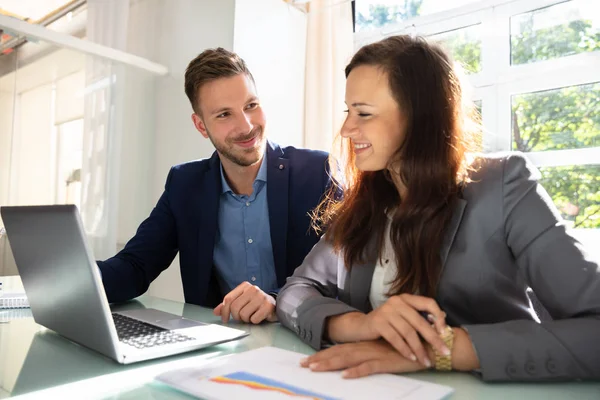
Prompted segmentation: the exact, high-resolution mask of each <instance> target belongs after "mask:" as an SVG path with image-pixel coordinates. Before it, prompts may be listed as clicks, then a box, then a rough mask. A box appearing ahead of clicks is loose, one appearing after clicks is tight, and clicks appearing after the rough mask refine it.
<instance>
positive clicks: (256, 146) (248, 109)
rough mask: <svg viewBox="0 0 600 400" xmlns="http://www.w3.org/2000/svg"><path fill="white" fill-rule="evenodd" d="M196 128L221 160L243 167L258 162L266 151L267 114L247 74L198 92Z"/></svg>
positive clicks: (206, 84)
mask: <svg viewBox="0 0 600 400" xmlns="http://www.w3.org/2000/svg"><path fill="white" fill-rule="evenodd" d="M198 102H199V114H195V113H194V114H192V120H193V121H194V126H195V127H196V129H198V131H199V132H200V133H201V134H202V136H204V137H205V138H208V139H210V141H211V142H212V144H213V145H214V146H215V148H216V149H217V152H218V153H219V155H220V156H221V158H223V157H225V158H226V159H228V160H229V161H231V162H233V163H234V164H237V165H239V166H242V167H247V166H250V165H253V164H256V163H257V162H259V161H260V160H261V158H262V155H263V154H264V151H265V146H266V137H265V134H264V131H265V124H266V119H265V114H264V112H263V110H262V108H261V106H260V101H259V99H258V96H257V94H256V87H255V85H254V82H252V79H251V78H250V77H249V76H247V75H246V74H239V75H235V76H232V77H228V78H219V79H216V80H214V81H211V82H208V83H205V84H204V85H203V86H202V87H201V88H200V90H199V91H198Z"/></svg>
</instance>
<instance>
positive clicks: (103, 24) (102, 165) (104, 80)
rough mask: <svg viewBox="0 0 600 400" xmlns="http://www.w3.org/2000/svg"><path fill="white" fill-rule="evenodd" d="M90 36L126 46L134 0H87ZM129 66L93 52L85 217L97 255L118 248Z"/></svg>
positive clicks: (87, 99)
mask: <svg viewBox="0 0 600 400" xmlns="http://www.w3.org/2000/svg"><path fill="white" fill-rule="evenodd" d="M87 7H88V16H87V39H88V40H89V41H92V42H95V43H98V44H102V45H105V46H108V47H112V48H115V49H118V50H125V46H126V43H127V21H128V18H129V0H88V2H87ZM124 73H125V70H124V67H123V66H120V65H117V64H116V63H113V62H110V61H106V60H103V59H100V58H98V57H93V56H88V57H87V60H86V68H85V83H86V87H85V90H84V136H83V164H82V170H81V183H82V199H81V209H80V212H81V216H82V219H83V223H84V226H85V229H86V231H87V233H88V238H89V241H90V244H91V246H92V248H93V251H94V257H95V258H96V259H105V258H108V257H110V256H112V255H114V253H115V252H116V243H117V215H118V214H117V213H118V207H117V205H118V185H119V169H120V148H121V136H122V131H123V130H122V126H123V98H124V89H123V88H124Z"/></svg>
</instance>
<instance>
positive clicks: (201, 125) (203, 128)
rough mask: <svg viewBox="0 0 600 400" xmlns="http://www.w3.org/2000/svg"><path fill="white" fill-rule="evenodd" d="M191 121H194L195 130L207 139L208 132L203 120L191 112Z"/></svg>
mask: <svg viewBox="0 0 600 400" xmlns="http://www.w3.org/2000/svg"><path fill="white" fill-rule="evenodd" d="M192 122H193V123H194V126H195V127H196V130H197V131H198V132H200V134H201V135H202V136H204V138H206V139H208V132H207V131H206V125H204V121H202V118H200V116H199V115H198V114H196V113H193V114H192Z"/></svg>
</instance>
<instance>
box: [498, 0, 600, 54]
mask: <svg viewBox="0 0 600 400" xmlns="http://www.w3.org/2000/svg"><path fill="white" fill-rule="evenodd" d="M510 35H511V37H510V43H511V64H526V63H532V62H536V61H541V60H548V59H552V58H558V57H564V56H568V55H572V54H577V53H584V52H590V51H595V50H599V49H600V2H599V1H598V0H574V1H567V2H565V3H560V4H556V5H553V6H550V7H546V8H542V9H539V10H535V11H532V12H528V13H525V14H520V15H515V16H513V17H512V18H511V19H510Z"/></svg>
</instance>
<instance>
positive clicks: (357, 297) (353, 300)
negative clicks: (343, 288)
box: [349, 240, 377, 313]
mask: <svg viewBox="0 0 600 400" xmlns="http://www.w3.org/2000/svg"><path fill="white" fill-rule="evenodd" d="M375 242H376V241H375V240H371V241H370V242H369V244H368V245H367V250H366V253H367V260H368V261H367V262H365V263H364V264H358V265H355V266H352V268H351V269H350V278H349V279H350V305H351V306H352V307H355V308H357V309H359V310H360V311H362V312H365V313H366V312H369V311H371V310H372V309H373V308H372V307H371V302H370V300H369V293H370V292H371V281H372V280H373V272H374V271H375V264H376V263H377V251H376V249H375V245H376V243H375Z"/></svg>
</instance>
